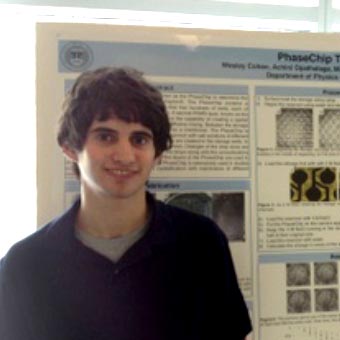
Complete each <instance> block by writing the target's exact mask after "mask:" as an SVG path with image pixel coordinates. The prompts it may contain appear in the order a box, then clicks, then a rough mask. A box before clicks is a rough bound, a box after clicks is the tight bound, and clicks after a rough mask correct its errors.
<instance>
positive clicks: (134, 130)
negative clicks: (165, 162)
mask: <svg viewBox="0 0 340 340" xmlns="http://www.w3.org/2000/svg"><path fill="white" fill-rule="evenodd" d="M64 152H65V153H66V155H67V156H68V157H69V158H71V159H72V160H73V161H75V162H77V164H78V167H79V170H80V181H81V186H82V189H83V190H84V193H85V194H86V193H89V194H94V195H101V196H102V195H104V196H108V197H111V198H117V199H119V198H121V199H123V198H124V199H125V198H130V197H137V196H138V195H143V196H144V191H145V183H146V181H147V180H148V178H149V175H150V172H151V170H152V168H153V167H154V166H155V164H156V163H157V162H158V160H159V157H157V158H155V147H154V142H153V134H152V132H151V130H150V129H148V128H147V127H145V126H144V125H142V124H140V123H127V122H125V121H123V120H120V119H118V118H110V119H108V120H106V121H98V120H95V121H94V122H93V123H92V125H91V126H90V128H89V131H88V134H87V137H86V140H85V143H84V146H83V149H82V150H81V151H80V152H77V151H74V150H70V149H68V148H64Z"/></svg>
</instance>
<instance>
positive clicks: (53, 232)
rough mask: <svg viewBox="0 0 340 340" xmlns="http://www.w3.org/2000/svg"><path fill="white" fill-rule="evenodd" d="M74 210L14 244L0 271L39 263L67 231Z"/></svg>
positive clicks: (2, 260) (3, 260)
mask: <svg viewBox="0 0 340 340" xmlns="http://www.w3.org/2000/svg"><path fill="white" fill-rule="evenodd" d="M72 210H74V208H73V207H72V208H71V209H69V210H68V211H66V212H65V213H64V214H62V215H60V216H58V217H56V218H54V219H53V220H51V221H50V222H48V223H46V224H45V225H43V226H42V227H40V228H39V229H38V230H36V231H35V232H33V233H32V234H30V235H28V236H27V237H25V238H24V239H22V240H20V241H18V242H17V243H15V244H14V245H12V246H11V248H10V249H9V250H8V252H7V254H6V255H5V256H4V257H3V258H2V259H1V262H0V271H3V270H4V268H24V267H25V266H27V265H29V264H30V263H34V262H36V261H38V263H39V262H41V261H42V260H43V258H44V257H46V256H49V254H50V253H51V252H52V251H53V246H54V244H58V243H59V241H58V240H61V239H62V238H63V237H64V234H65V233H66V228H68V225H67V224H68V223H71V222H70V220H72ZM63 230H64V232H63Z"/></svg>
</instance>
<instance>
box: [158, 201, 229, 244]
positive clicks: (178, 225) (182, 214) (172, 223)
mask: <svg viewBox="0 0 340 340" xmlns="http://www.w3.org/2000/svg"><path fill="white" fill-rule="evenodd" d="M157 205H158V209H157V210H158V213H159V215H161V216H162V217H161V219H162V220H164V221H165V222H166V223H167V225H168V226H169V228H171V229H172V230H174V231H175V232H176V233H177V234H180V235H187V236H189V237H192V236H194V237H195V238H199V237H203V238H206V237H207V238H208V239H209V238H211V237H212V238H222V239H225V236H224V233H223V232H222V230H221V229H220V228H219V227H218V226H217V224H216V223H215V222H214V221H213V220H212V219H211V218H210V217H207V216H204V215H201V214H197V213H194V212H191V211H189V210H186V209H183V208H179V207H176V206H172V205H170V204H166V203H164V202H160V201H157Z"/></svg>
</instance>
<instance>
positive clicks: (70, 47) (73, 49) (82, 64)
mask: <svg viewBox="0 0 340 340" xmlns="http://www.w3.org/2000/svg"><path fill="white" fill-rule="evenodd" d="M60 60H61V63H62V64H63V65H64V66H65V67H66V68H67V69H68V70H70V71H75V72H81V71H85V70H87V69H88V68H89V67H90V66H91V65H92V62H93V52H92V50H91V48H90V47H89V46H88V45H87V44H85V43H83V42H81V41H77V42H70V43H67V44H66V45H65V46H64V47H63V48H62V50H61V53H60Z"/></svg>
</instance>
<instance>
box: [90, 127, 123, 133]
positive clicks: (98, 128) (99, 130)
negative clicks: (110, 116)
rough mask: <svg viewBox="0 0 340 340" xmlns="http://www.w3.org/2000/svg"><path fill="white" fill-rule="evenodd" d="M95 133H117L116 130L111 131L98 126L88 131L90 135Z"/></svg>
mask: <svg viewBox="0 0 340 340" xmlns="http://www.w3.org/2000/svg"><path fill="white" fill-rule="evenodd" d="M96 132H109V133H117V130H114V129H111V128H107V127H101V126H98V127H96V128H94V129H91V130H90V133H96Z"/></svg>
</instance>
